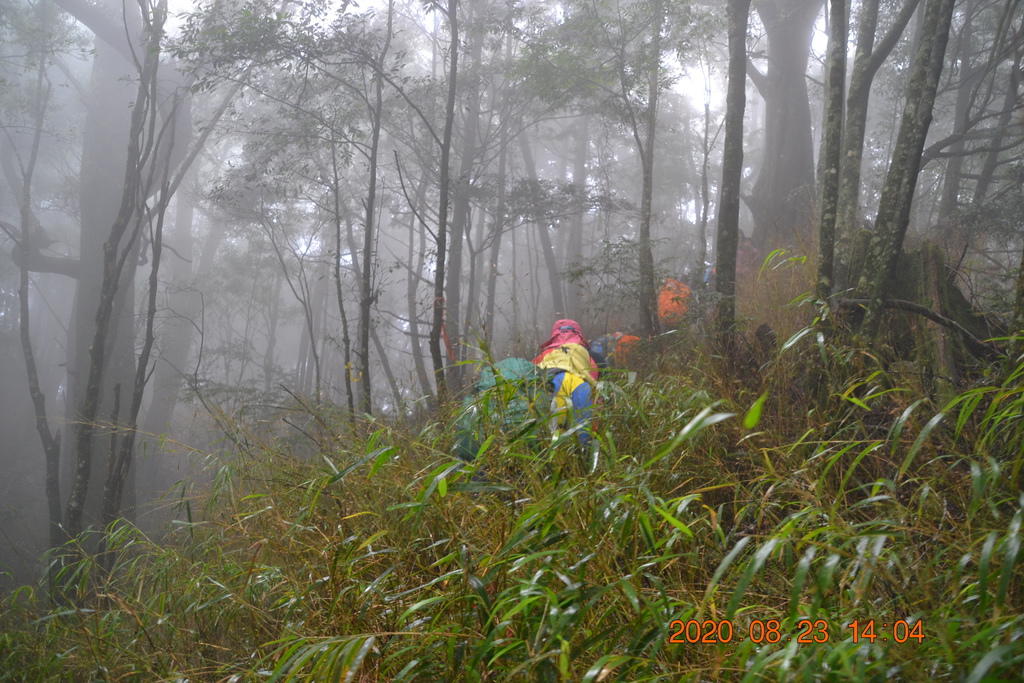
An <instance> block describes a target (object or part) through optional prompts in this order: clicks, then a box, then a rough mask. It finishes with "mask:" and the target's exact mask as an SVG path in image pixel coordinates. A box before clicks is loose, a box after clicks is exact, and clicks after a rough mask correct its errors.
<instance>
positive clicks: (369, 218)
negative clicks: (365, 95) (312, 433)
mask: <svg viewBox="0 0 1024 683" xmlns="http://www.w3.org/2000/svg"><path fill="white" fill-rule="evenodd" d="M394 14H395V3H394V0H389V2H388V18H387V31H386V33H385V37H384V45H383V46H382V47H381V50H380V55H379V56H378V58H377V64H376V69H375V76H374V79H373V81H374V88H373V98H374V101H373V106H371V107H370V112H369V114H370V120H371V121H372V126H373V127H372V129H371V132H370V156H369V164H370V169H369V181H370V182H369V188H368V189H367V192H366V222H365V227H364V230H363V270H362V273H361V275H362V277H361V279H360V282H361V288H360V299H359V350H358V352H357V355H358V356H359V358H360V361H361V364H362V368H361V369H362V372H363V383H362V384H361V385H360V387H361V391H360V392H359V412H360V413H363V414H365V415H370V414H371V413H372V401H371V382H370V325H371V321H370V315H371V313H372V312H373V303H374V299H375V294H374V291H373V272H374V269H375V268H376V265H377V258H376V256H375V255H374V242H375V235H376V231H377V226H376V223H375V220H376V212H377V154H378V151H379V148H380V128H381V119H382V118H383V117H384V75H383V74H384V62H385V60H386V59H387V55H388V50H389V49H390V46H391V33H392V25H393V23H392V22H393V20H394Z"/></svg>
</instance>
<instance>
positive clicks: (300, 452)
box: [0, 328, 1024, 682]
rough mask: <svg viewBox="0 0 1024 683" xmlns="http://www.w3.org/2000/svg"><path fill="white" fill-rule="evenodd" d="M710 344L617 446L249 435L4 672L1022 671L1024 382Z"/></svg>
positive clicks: (3, 659)
mask: <svg viewBox="0 0 1024 683" xmlns="http://www.w3.org/2000/svg"><path fill="white" fill-rule="evenodd" d="M694 334H699V333H698V332H696V331H691V332H688V333H686V332H684V333H679V334H677V335H675V336H674V337H669V338H666V339H664V340H662V341H661V342H659V344H658V345H657V348H655V347H652V348H650V349H648V350H647V352H644V353H643V354H642V357H643V358H645V359H647V362H646V364H645V365H644V366H643V367H640V368H637V369H635V370H636V375H630V374H629V373H627V372H621V373H617V374H613V375H612V376H611V377H610V378H609V379H607V380H606V381H605V383H604V387H603V400H602V403H601V405H600V407H599V411H598V413H599V415H598V418H597V422H596V424H597V428H596V434H595V438H594V441H593V447H592V448H590V449H580V448H578V447H577V445H576V441H575V438H574V436H573V435H571V434H570V435H567V436H562V437H561V438H557V439H553V440H548V439H545V440H543V441H542V443H541V444H540V446H539V447H538V446H537V445H536V444H533V445H531V444H530V442H529V440H528V439H526V438H524V434H525V433H526V432H527V431H529V430H524V431H523V432H521V433H519V434H514V435H511V436H509V435H502V434H500V433H495V434H493V435H492V436H493V439H491V440H488V441H487V442H486V443H485V444H484V447H483V449H482V450H481V453H480V455H479V457H478V458H477V460H476V461H475V462H474V463H473V465H471V466H467V465H466V464H464V463H463V462H462V461H460V460H458V459H456V458H454V457H453V456H452V455H451V447H452V444H453V442H454V439H455V434H454V427H453V426H452V425H454V424H455V422H456V416H455V415H453V414H450V413H446V414H442V415H441V416H440V417H435V418H433V419H429V420H420V421H417V422H411V421H409V422H402V423H398V424H384V423H381V422H376V423H360V424H356V425H353V424H350V423H348V422H346V421H345V420H344V419H342V418H339V417H338V415H337V413H336V411H334V410H327V409H326V408H324V409H323V410H320V409H310V412H309V413H308V414H307V415H306V416H305V417H306V419H305V423H304V424H303V425H302V429H301V431H297V430H295V429H293V428H291V427H287V426H285V425H284V424H282V423H277V424H267V423H261V424H239V423H234V422H227V421H222V422H221V423H220V426H221V428H222V429H223V433H224V435H225V440H224V448H223V451H222V452H220V453H211V454H209V455H208V458H207V461H208V463H209V479H208V481H209V483H208V484H205V485H203V486H202V487H197V488H195V489H194V490H192V491H190V492H187V493H186V492H184V491H183V492H182V493H181V495H180V496H179V497H178V498H177V508H176V512H175V521H174V523H173V524H172V527H171V530H170V531H169V532H168V533H167V535H166V536H165V537H163V538H161V539H160V540H159V542H157V541H155V540H151V539H150V538H147V537H146V536H145V535H143V534H142V533H141V532H139V531H138V530H136V529H134V528H133V527H131V526H130V525H127V524H122V525H119V526H117V527H116V528H114V529H112V530H111V531H110V533H109V535H108V536H107V540H106V543H107V546H108V547H107V551H106V554H104V555H97V554H82V553H77V554H72V555H71V556H69V557H65V560H64V562H65V565H64V567H63V569H62V570H61V574H60V576H58V577H57V578H56V580H55V583H54V585H58V586H60V587H61V588H60V590H59V591H54V592H53V593H48V591H47V590H46V584H45V582H44V583H41V584H40V585H38V586H34V587H33V586H27V587H25V588H23V589H21V590H19V591H16V592H15V593H13V594H11V595H9V596H7V597H6V598H5V599H4V602H3V603H2V604H3V607H2V613H0V681H44V680H82V681H94V680H95V681H100V680H102V681H127V680H140V681H141V680H146V681H149V680H161V681H186V680H188V681H250V680H261V681H263V680H266V681H321V680H345V681H350V680H351V681H378V680H379V681H406V680H420V681H498V680H537V681H595V682H597V681H612V680H617V681H655V680H657V681H680V680H686V681H717V680H730V681H761V680H764V681H775V680H780V681H781V680H785V681H883V680H903V681H935V680H953V681H963V680H967V681H973V682H980V681H998V680H1021V679H1022V678H1024V566H1022V565H1024V563H1022V562H1019V559H1020V555H1021V525H1022V520H1024V497H1022V496H1021V481H1020V474H1021V472H1020V470H1021V465H1022V464H1024V422H1022V416H1024V381H1022V380H1024V365H1022V366H1020V367H1017V368H1016V370H1015V371H1012V372H1001V371H999V368H996V367H994V366H993V368H991V372H989V374H988V377H987V378H982V379H979V380H978V381H977V382H976V383H975V384H974V385H972V386H971V387H970V388H966V389H962V390H961V391H960V392H959V393H957V394H955V397H954V398H953V399H952V400H944V401H939V400H937V399H935V398H933V397H929V395H928V393H927V392H925V391H923V390H922V388H921V381H920V377H917V378H915V376H914V373H913V372H908V371H907V367H906V365H905V364H904V365H902V366H900V372H898V373H897V372H896V371H894V370H891V371H887V370H885V369H882V368H881V367H880V366H879V363H878V362H877V358H876V357H875V356H874V355H873V354H870V353H867V352H865V351H858V350H856V349H853V348H850V347H848V346H845V345H842V344H839V343H835V344H833V343H831V342H830V341H828V339H827V338H825V337H824V336H822V337H818V335H817V334H816V333H815V332H814V331H813V330H812V329H811V328H798V329H795V330H794V331H793V332H792V334H790V333H789V331H788V330H787V331H786V334H785V335H783V336H781V337H780V339H779V344H778V347H777V348H776V349H775V350H774V351H772V353H771V355H770V357H768V358H767V359H765V360H764V362H756V359H755V362H748V363H746V364H745V365H743V366H742V367H740V368H737V367H736V366H730V367H724V366H723V362H722V359H721V358H716V357H715V356H714V354H712V353H711V352H709V351H708V350H707V347H706V346H705V345H702V344H698V343H695V340H694V338H693V337H692V336H690V335H694ZM293 422H294V420H293ZM51 597H52V600H51Z"/></svg>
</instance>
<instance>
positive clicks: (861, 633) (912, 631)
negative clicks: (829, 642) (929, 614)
mask: <svg viewBox="0 0 1024 683" xmlns="http://www.w3.org/2000/svg"><path fill="white" fill-rule="evenodd" d="M846 628H848V629H851V630H852V631H853V642H855V643H859V642H860V641H861V640H866V641H868V642H869V643H873V642H875V639H876V638H878V639H880V640H881V641H882V642H883V643H885V642H888V641H890V640H893V641H895V642H897V643H905V642H907V641H908V640H910V639H911V638H914V639H916V640H917V642H918V643H920V642H921V641H922V640H924V622H922V621H920V620H918V621H915V622H914V623H913V624H911V623H909V622H907V621H905V620H903V619H898V620H896V621H894V622H893V623H892V624H889V623H888V622H886V623H882V624H881V626H880V627H878V628H877V630H876V624H875V620H874V619H868V620H866V621H859V620H858V621H853V622H850V624H849V625H847V627H846Z"/></svg>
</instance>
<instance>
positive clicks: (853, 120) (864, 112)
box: [833, 0, 920, 291]
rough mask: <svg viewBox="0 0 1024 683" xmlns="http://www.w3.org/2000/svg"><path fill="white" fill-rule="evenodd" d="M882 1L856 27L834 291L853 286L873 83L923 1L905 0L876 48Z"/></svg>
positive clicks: (868, 6)
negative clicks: (869, 106)
mask: <svg viewBox="0 0 1024 683" xmlns="http://www.w3.org/2000/svg"><path fill="white" fill-rule="evenodd" d="M878 4H879V0H865V2H864V3H863V4H862V5H861V8H860V20H859V21H858V24H857V52H856V55H855V56H854V60H853V73H852V74H851V76H850V87H849V90H848V91H847V96H846V121H845V122H844V130H843V149H842V154H841V162H840V164H841V165H840V169H839V206H838V209H837V213H836V235H835V240H836V242H835V262H834V266H833V276H834V283H833V289H834V290H837V291H842V290H844V289H846V288H847V287H848V286H849V285H850V284H851V277H850V266H851V263H850V260H851V253H850V252H851V250H852V248H853V240H854V235H856V233H857V221H858V216H859V214H860V171H861V161H862V159H863V157H864V137H865V132H866V130H867V120H868V102H869V101H870V94H871V82H872V81H873V80H874V77H875V74H876V73H877V72H878V68H879V67H880V66H881V65H882V62H884V61H885V59H886V57H888V56H889V53H891V52H892V50H893V48H894V47H895V46H896V43H897V42H898V41H899V38H900V36H901V35H903V31H904V29H905V28H906V27H907V24H908V23H909V22H910V17H911V16H913V14H914V11H915V10H916V9H917V6H918V5H919V4H920V0H906V1H905V2H904V4H903V7H902V8H901V10H900V13H899V14H898V15H897V16H896V18H895V19H894V20H893V23H892V24H891V25H890V27H889V30H888V32H887V33H886V34H885V36H884V37H883V38H882V40H881V41H879V43H878V47H877V48H876V47H875V32H876V29H877V27H878Z"/></svg>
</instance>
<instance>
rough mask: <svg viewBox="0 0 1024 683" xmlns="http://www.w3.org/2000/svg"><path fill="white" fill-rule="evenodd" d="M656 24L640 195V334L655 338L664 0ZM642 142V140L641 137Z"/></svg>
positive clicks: (656, 7)
mask: <svg viewBox="0 0 1024 683" xmlns="http://www.w3.org/2000/svg"><path fill="white" fill-rule="evenodd" d="M653 10H654V24H653V26H652V27H651V57H650V59H651V63H650V65H649V68H648V72H647V111H646V112H645V116H644V140H643V144H642V145H639V147H640V148H639V150H638V151H639V152H640V158H641V167H642V170H641V173H642V175H643V186H642V187H641V194H640V231H639V243H638V245H637V246H638V248H639V250H640V253H639V255H638V257H639V261H640V336H641V337H651V336H654V335H656V334H658V333H659V332H660V329H659V327H660V326H659V324H658V307H657V302H656V293H655V283H654V254H653V253H652V252H651V221H652V219H653V213H654V212H653V208H652V203H653V201H654V140H655V133H656V132H657V124H658V96H659V94H660V93H661V30H662V26H663V23H664V20H665V11H664V8H663V7H662V3H661V0H656V2H655V3H654V8H653ZM637 143H638V144H639V143H640V141H639V140H637Z"/></svg>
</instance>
